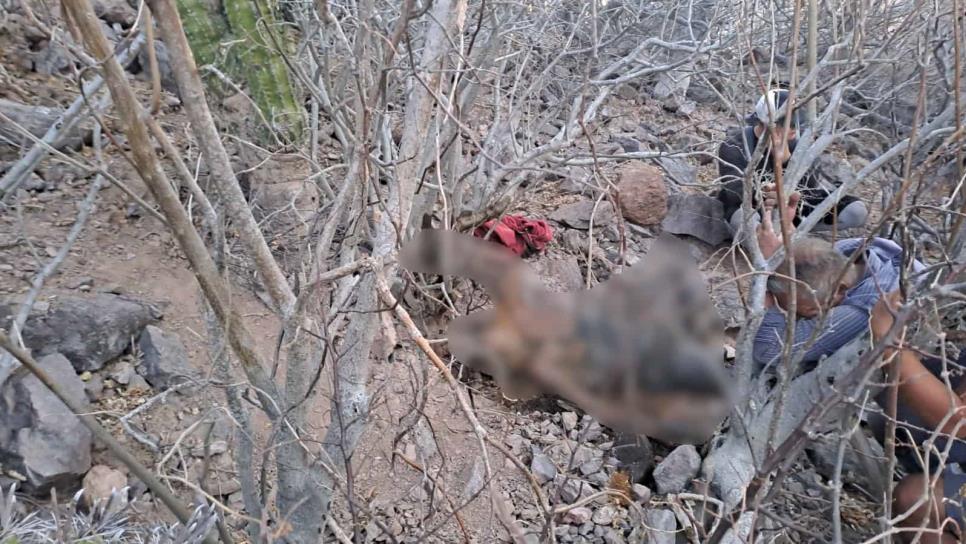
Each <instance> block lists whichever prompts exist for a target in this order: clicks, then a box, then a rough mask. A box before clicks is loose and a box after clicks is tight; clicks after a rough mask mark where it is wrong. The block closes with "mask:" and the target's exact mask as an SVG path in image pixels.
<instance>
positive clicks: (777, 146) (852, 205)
mask: <svg viewBox="0 0 966 544" xmlns="http://www.w3.org/2000/svg"><path fill="white" fill-rule="evenodd" d="M787 100H788V91H786V90H784V89H773V90H770V91H768V93H766V94H765V95H763V96H762V97H761V98H760V99H759V100H758V103H757V104H756V105H755V113H754V122H753V123H750V124H749V125H747V126H745V127H743V128H742V129H741V130H737V131H733V132H732V133H731V135H730V136H729V137H728V139H727V140H725V141H724V142H723V143H722V144H721V147H720V148H719V149H718V171H719V174H720V178H721V181H722V182H723V186H722V188H721V190H720V191H718V200H720V201H721V204H722V205H723V207H724V217H725V220H726V221H728V224H729V226H730V228H731V233H732V235H733V236H736V237H737V236H738V233H739V232H740V230H741V226H742V214H741V202H742V198H743V197H744V183H745V172H746V170H747V168H748V163H749V162H750V160H751V157H752V155H753V154H754V152H755V148H756V147H757V146H758V141H759V140H760V139H762V138H766V140H765V142H764V143H763V145H765V146H767V147H766V149H765V152H764V154H763V156H762V159H761V161H760V162H759V163H758V172H757V173H758V174H759V175H760V176H761V179H762V185H763V186H764V185H769V184H771V183H772V182H773V180H774V176H775V160H774V158H773V156H774V157H775V158H777V159H778V162H780V163H781V164H782V165H783V166H785V165H786V164H787V163H788V160H789V159H790V158H791V156H792V153H794V151H795V146H796V144H797V143H798V133H799V130H800V129H801V119H800V114H799V111H798V110H797V109H793V110H792V111H791V113H790V115H791V122H790V124H789V128H788V130H787V131H785V118H784V115H782V117H776V116H777V115H780V114H784V113H785V112H783V111H782V110H781V108H782V107H783V106H784V105H785V102H786V101H787ZM770 118H775V123H774V127H775V128H774V129H772V130H769V128H768V120H769V119H770ZM783 135H784V138H783V137H782V136H783ZM798 192H799V193H800V194H801V205H800V206H799V207H798V212H797V213H796V215H795V217H794V221H793V224H795V225H797V224H798V223H799V221H800V219H801V218H802V217H804V216H807V215H808V214H809V213H811V211H812V210H813V209H814V208H815V207H816V206H818V205H819V204H820V203H821V202H822V201H823V200H825V198H826V197H827V196H828V195H829V194H830V191H828V190H827V189H825V188H824V187H823V186H822V185H821V184H820V182H819V180H818V178H817V177H816V176H815V173H814V172H813V171H811V170H810V171H809V172H807V173H806V174H805V176H804V178H803V179H802V181H801V182H800V186H799V190H798ZM752 195H753V198H755V195H754V191H752ZM757 204H758V201H757V198H755V200H754V201H753V202H752V205H753V206H755V205H757ZM867 217H868V209H867V208H866V206H865V203H864V202H862V201H861V200H859V199H858V198H856V197H854V196H850V195H845V196H843V197H842V198H841V199H840V200H839V201H838V202H837V203H836V205H835V208H834V209H833V210H832V211H831V212H829V213H828V214H827V215H826V216H825V217H823V218H822V221H821V222H820V223H819V225H818V226H817V227H816V230H820V229H822V228H831V227H832V225H837V227H838V228H839V229H849V228H855V227H861V226H862V225H864V224H865V220H866V218H867ZM758 220H759V216H758V215H757V214H756V215H755V216H754V218H753V221H754V224H753V226H754V227H757V223H758Z"/></svg>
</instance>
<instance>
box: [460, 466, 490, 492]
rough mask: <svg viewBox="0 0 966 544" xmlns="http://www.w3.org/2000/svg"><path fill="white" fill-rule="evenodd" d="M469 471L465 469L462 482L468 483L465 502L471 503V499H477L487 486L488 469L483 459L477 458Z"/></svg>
mask: <svg viewBox="0 0 966 544" xmlns="http://www.w3.org/2000/svg"><path fill="white" fill-rule="evenodd" d="M467 469H468V470H466V469H464V476H463V478H462V481H464V482H466V487H465V488H463V501H464V502H469V500H470V499H472V498H474V497H476V496H477V495H478V494H479V493H480V491H482V490H483V487H484V486H485V485H486V467H484V466H483V458H482V457H477V458H476V460H475V461H474V462H473V464H472V465H470V466H468V467H467Z"/></svg>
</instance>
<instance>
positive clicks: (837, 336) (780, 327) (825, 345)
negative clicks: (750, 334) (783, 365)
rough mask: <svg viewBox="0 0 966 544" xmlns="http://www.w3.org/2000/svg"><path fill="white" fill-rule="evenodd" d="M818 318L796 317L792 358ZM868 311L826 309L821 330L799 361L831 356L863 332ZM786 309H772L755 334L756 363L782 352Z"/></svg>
mask: <svg viewBox="0 0 966 544" xmlns="http://www.w3.org/2000/svg"><path fill="white" fill-rule="evenodd" d="M818 321H819V319H818V318H816V319H803V318H798V319H796V320H795V339H794V342H793V344H792V346H793V350H792V357H794V356H795V354H796V353H797V352H799V351H800V350H801V348H802V347H804V344H805V342H807V341H808V339H809V338H811V336H812V333H813V332H815V328H816V327H817V326H818ZM868 322H869V313H868V312H867V311H865V310H863V309H861V308H858V307H855V306H849V305H843V306H836V307H834V308H832V309H831V310H829V312H828V315H827V316H826V319H825V325H824V327H823V329H822V331H821V332H820V333H819V334H818V335H817V336H816V339H815V341H814V343H812V344H811V347H810V348H809V349H808V351H806V352H805V355H804V357H802V362H814V361H818V360H819V359H820V358H821V357H822V356H825V355H831V354H832V353H835V351H836V350H838V349H839V348H841V347H842V346H844V345H845V344H848V343H849V342H851V341H852V340H853V339H855V338H856V337H857V336H859V335H860V334H862V333H863V332H864V331H865V330H866V328H867V327H868ZM786 323H787V321H786V319H785V312H784V311H782V310H781V309H779V308H771V309H769V310H768V311H767V312H765V317H764V319H763V320H762V322H761V326H760V327H759V328H758V332H757V334H756V335H755V345H754V358H755V361H756V362H757V363H758V364H759V365H769V364H774V363H776V362H777V361H778V360H779V359H780V358H781V355H782V347H783V346H784V344H785V329H786V326H787V325H786Z"/></svg>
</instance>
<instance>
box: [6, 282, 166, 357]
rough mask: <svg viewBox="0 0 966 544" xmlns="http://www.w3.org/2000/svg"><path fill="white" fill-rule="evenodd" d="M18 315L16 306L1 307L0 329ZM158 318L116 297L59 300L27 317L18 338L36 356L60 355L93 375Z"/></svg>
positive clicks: (137, 304)
mask: <svg viewBox="0 0 966 544" xmlns="http://www.w3.org/2000/svg"><path fill="white" fill-rule="evenodd" d="M16 311H17V306H16V305H2V304H0V326H2V327H4V328H9V323H10V320H11V318H12V316H13V315H14V314H15V313H16ZM160 317H161V316H160V314H159V313H158V311H157V310H156V309H155V308H153V307H152V306H150V305H148V304H144V303H141V302H136V301H133V300H129V299H126V298H122V297H119V296H117V295H110V294H106V293H105V294H98V295H96V296H94V297H92V298H75V297H61V298H58V299H57V300H55V301H53V302H52V303H51V305H50V308H49V309H48V310H47V312H46V313H43V314H40V313H38V314H33V315H31V316H30V317H29V318H28V319H27V322H26V324H25V325H24V330H23V333H22V334H23V340H24V344H26V346H27V347H28V348H29V349H30V350H31V351H32V352H33V355H34V357H42V356H44V355H49V354H51V353H60V354H62V355H64V356H65V357H67V359H68V360H70V362H71V364H73V365H74V368H75V369H76V370H77V372H84V371H94V370H99V369H100V368H101V367H103V366H104V363H106V362H108V361H110V360H111V359H114V358H115V357H117V356H118V355H120V354H121V353H123V352H124V350H125V349H127V348H128V346H130V344H131V342H132V340H134V339H136V338H137V337H138V335H140V334H141V330H143V329H144V327H145V326H146V325H147V324H149V323H151V322H153V321H156V320H157V319H159V318H160Z"/></svg>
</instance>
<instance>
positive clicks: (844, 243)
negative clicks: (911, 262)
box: [835, 236, 902, 258]
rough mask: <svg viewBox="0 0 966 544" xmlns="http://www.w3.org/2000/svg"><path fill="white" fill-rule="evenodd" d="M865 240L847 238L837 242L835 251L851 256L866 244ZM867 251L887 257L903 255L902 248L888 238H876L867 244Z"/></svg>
mask: <svg viewBox="0 0 966 544" xmlns="http://www.w3.org/2000/svg"><path fill="white" fill-rule="evenodd" d="M865 240H866V239H865V238H845V239H843V240H839V241H838V242H835V249H836V250H837V251H838V252H839V253H842V254H843V255H851V254H852V252H853V251H855V250H856V249H858V248H859V247H861V246H862V244H864V243H865ZM865 249H866V250H867V251H874V252H876V253H878V254H880V255H882V256H885V257H890V258H891V257H893V256H895V255H898V254H900V253H902V246H900V245H899V244H897V243H895V242H893V241H892V240H889V239H887V238H879V237H878V236H874V237H873V238H872V239H871V240H869V242H868V244H866V246H865Z"/></svg>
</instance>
